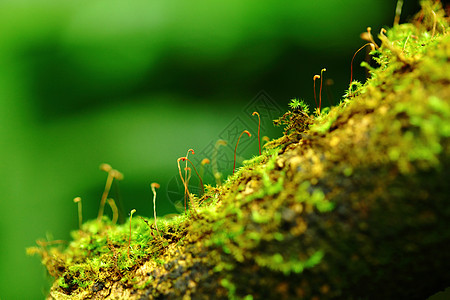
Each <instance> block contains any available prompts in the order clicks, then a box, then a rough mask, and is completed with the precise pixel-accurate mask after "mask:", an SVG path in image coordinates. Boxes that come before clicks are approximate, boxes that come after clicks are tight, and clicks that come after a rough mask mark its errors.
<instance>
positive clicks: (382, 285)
mask: <svg viewBox="0 0 450 300" xmlns="http://www.w3.org/2000/svg"><path fill="white" fill-rule="evenodd" d="M437 5H438V4H431V2H428V1H427V2H424V4H423V7H424V8H423V11H422V14H421V15H420V16H421V17H420V20H421V21H417V22H415V23H414V24H402V25H398V26H395V27H394V28H392V29H391V30H389V31H388V32H387V35H386V37H384V36H380V39H381V40H382V44H381V45H380V47H379V48H378V49H377V50H376V51H374V52H372V54H373V55H374V59H375V60H376V61H377V62H378V64H379V66H378V67H377V68H375V67H370V68H369V69H370V73H371V77H370V78H369V79H368V81H367V82H366V83H365V84H360V83H357V82H353V83H352V84H351V86H350V87H349V90H348V92H347V93H346V95H345V96H344V98H343V99H342V101H341V103H340V104H339V105H337V106H335V107H332V108H330V109H323V110H322V112H321V113H320V114H317V115H316V116H312V115H310V114H309V109H308V107H307V106H306V105H305V104H304V103H303V102H301V101H300V100H295V99H294V100H293V101H292V102H291V103H290V110H289V111H288V112H287V113H286V114H284V115H283V116H282V117H281V118H280V119H278V120H276V122H275V123H276V124H278V125H283V126H285V132H284V133H285V134H284V135H283V136H282V137H281V138H279V139H277V140H274V141H271V142H269V143H268V144H267V145H266V147H265V148H266V149H265V150H264V151H263V153H262V155H260V156H255V157H254V158H252V159H250V160H248V161H245V162H244V165H243V167H241V168H239V169H238V170H237V171H236V172H235V173H234V174H233V175H231V176H230V177H229V178H228V179H227V180H226V182H225V183H224V184H223V185H221V186H216V187H213V186H206V189H205V190H206V192H205V194H204V195H202V197H201V198H199V197H198V196H196V195H192V203H193V205H192V206H191V209H190V210H189V211H188V212H187V213H186V214H182V215H180V216H178V217H175V218H171V219H166V218H161V219H158V221H157V222H158V224H157V225H158V229H159V232H160V234H159V233H158V232H157V231H156V227H155V226H154V220H153V219H147V218H145V217H134V218H133V219H132V221H131V243H130V245H128V241H129V239H130V228H129V220H128V221H127V222H126V223H125V224H124V225H115V224H112V222H111V221H110V220H109V219H108V218H106V217H104V218H103V219H102V220H101V222H97V221H89V222H86V223H84V224H83V226H82V228H81V229H80V230H77V231H74V232H73V233H72V238H73V240H72V241H71V242H70V243H69V244H68V246H67V247H63V246H62V245H58V246H52V245H50V243H49V242H40V247H39V248H34V249H31V250H30V251H29V252H30V253H31V252H34V253H39V254H40V255H41V257H42V261H43V263H44V264H45V265H46V267H47V269H48V271H49V273H50V274H51V275H52V276H53V277H54V278H55V284H54V285H53V287H52V289H51V292H50V297H53V298H62V297H63V296H64V297H68V296H70V297H73V298H80V299H81V298H88V297H106V296H105V295H108V296H109V297H111V298H113V297H119V298H121V297H125V296H126V297H127V298H135V299H139V298H140V297H142V298H144V299H145V298H156V297H168V298H181V296H184V297H186V298H189V297H191V296H198V297H200V296H208V295H211V294H214V295H216V297H217V298H230V299H252V298H275V297H281V298H282V297H284V298H308V299H311V298H314V297H316V298H323V299H335V298H361V297H363V298H364V297H367V296H373V295H376V297H377V298H380V299H381V298H398V297H399V295H400V296H403V297H409V296H411V295H412V296H411V298H414V297H417V295H419V296H418V297H419V298H420V297H422V298H423V297H424V295H425V294H426V293H427V292H429V289H431V288H436V287H437V286H439V283H440V282H438V283H436V282H437V281H439V280H441V278H442V277H436V276H433V274H434V273H433V272H437V271H439V270H447V269H448V267H449V266H448V263H447V261H450V257H448V255H447V254H445V253H450V251H444V252H445V253H444V254H443V252H442V251H441V250H443V249H444V250H445V249H447V248H448V246H445V245H448V244H450V243H449V241H450V233H449V232H448V230H447V229H446V228H447V227H448V226H447V220H448V218H449V217H450V209H449V208H448V205H446V203H447V202H446V197H447V196H448V192H449V190H448V184H447V183H446V182H445V178H446V177H447V175H448V171H447V170H448V167H449V166H448V165H449V160H448V157H449V153H450V142H449V137H450V125H449V122H448V120H449V116H450V104H449V100H448V99H449V98H450V97H449V96H450V89H449V86H448V83H449V82H450V64H449V62H448V57H449V54H450V40H449V37H448V35H446V34H445V32H446V31H447V28H448V25H447V23H446V22H447V21H446V20H445V18H444V17H443V12H442V10H439V9H438V7H437ZM431 11H435V15H436V19H435V18H434V16H433V13H432V12H431ZM435 20H436V21H435ZM399 220H401V222H400V221H399ZM430 228H431V229H432V230H430ZM379 245H382V246H379ZM448 250H450V249H448ZM398 253H401V258H398V255H399V254H398ZM422 253H426V254H427V255H424V256H422V255H421V254H422ZM429 257H439V260H440V263H439V264H433V260H430V258H429ZM392 265H393V267H392ZM405 266H408V268H407V269H406V268H405ZM411 266H413V270H412V271H409V270H410V268H411ZM399 270H400V271H405V272H406V273H407V274H408V276H407V278H409V279H408V280H405V281H402V280H396V278H400V277H401V276H399V274H397V273H396V272H399ZM436 270H437V271H436ZM447 273H448V272H447ZM447 277H448V276H447ZM447 277H446V278H444V279H445V280H444V279H443V280H442V282H448V281H446V279H448V278H447ZM416 278H418V279H416ZM436 278H437V279H436ZM433 279H434V281H433ZM417 282H421V285H420V288H421V289H420V290H418V289H419V285H418V284H417ZM408 286H417V289H415V290H412V292H411V293H408V291H407V287H408ZM131 291H132V292H131ZM420 295H421V296H420ZM347 296H348V297H347ZM425 296H426V295H425Z"/></svg>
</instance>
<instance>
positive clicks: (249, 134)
mask: <svg viewBox="0 0 450 300" xmlns="http://www.w3.org/2000/svg"><path fill="white" fill-rule="evenodd" d="M244 133H246V134H247V135H248V137H251V136H252V134H251V133H250V132H248V130H244V131H242V133H241V135H240V136H239V138H238V140H237V142H236V147H234V164H233V174H234V170H235V169H236V150H237V146H238V145H239V141H240V139H241V136H242V135H243V134H244Z"/></svg>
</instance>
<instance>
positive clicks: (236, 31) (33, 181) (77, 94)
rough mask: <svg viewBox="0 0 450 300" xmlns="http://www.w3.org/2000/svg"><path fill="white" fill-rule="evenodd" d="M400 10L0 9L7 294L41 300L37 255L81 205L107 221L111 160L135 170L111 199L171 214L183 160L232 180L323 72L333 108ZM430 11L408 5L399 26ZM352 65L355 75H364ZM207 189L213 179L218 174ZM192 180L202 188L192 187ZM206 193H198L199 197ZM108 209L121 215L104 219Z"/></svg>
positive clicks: (342, 2)
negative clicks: (365, 35) (33, 249)
mask: <svg viewBox="0 0 450 300" xmlns="http://www.w3.org/2000/svg"><path fill="white" fill-rule="evenodd" d="M395 5H396V1H393V0H366V1H357V0H328V1H286V2H282V3H281V2H279V1H258V2H254V1H237V0H228V1H223V2H220V3H214V2H211V1H197V0H194V1H181V0H173V1H152V0H146V1H143V0H131V1H115V0H108V1H106V0H89V1H84V0H81V1H59V0H46V1H44V0H42V1H39V0H35V1H33V0H13V1H5V0H0V170H1V180H0V195H1V200H0V214H1V215H0V230H1V231H0V245H1V246H0V253H1V255H0V298H1V299H42V298H44V296H45V294H46V293H47V291H48V288H49V284H50V282H51V278H49V276H48V275H47V274H46V272H45V270H44V268H43V267H42V266H41V265H40V262H39V259H38V258H37V257H28V256H26V254H25V249H26V247H29V246H33V245H35V240H36V239H39V238H48V239H62V240H69V239H70V235H69V234H70V231H71V230H75V229H76V228H77V208H76V205H75V204H74V203H73V202H72V200H73V198H74V197H76V196H81V197H82V199H83V216H84V218H85V219H92V218H95V217H96V215H97V210H98V205H99V200H100V196H101V194H102V191H103V187H104V184H105V179H106V173H104V172H102V171H100V170H99V168H98V167H99V165H100V163H103V162H108V163H110V164H111V165H112V166H113V167H114V168H116V169H118V170H119V171H121V172H122V173H124V175H125V178H124V180H123V181H121V182H119V183H118V184H117V185H115V186H114V188H113V190H112V191H111V195H112V196H113V197H114V198H116V199H117V200H118V201H120V203H121V206H122V208H123V212H124V216H125V217H126V214H127V212H129V211H130V210H131V209H132V208H135V209H137V213H138V214H141V215H144V216H151V214H152V204H151V197H152V193H151V190H150V187H149V185H150V183H151V182H154V181H156V182H158V183H160V184H161V188H160V190H159V191H158V204H157V210H158V215H159V216H163V215H166V214H171V213H176V212H177V211H179V209H180V207H182V206H180V200H182V189H181V187H180V184H179V182H178V181H177V180H178V177H177V175H178V169H177V166H176V160H177V158H178V157H180V156H184V155H185V154H186V151H187V149H189V148H193V149H194V150H195V151H196V154H195V155H192V156H191V158H193V160H194V162H195V163H196V164H197V167H199V165H198V163H199V162H200V161H201V159H203V158H205V157H208V158H210V159H211V156H212V151H213V148H214V144H215V142H216V141H217V140H218V139H224V140H227V141H228V146H225V147H222V148H220V150H219V153H220V154H219V155H218V164H219V169H220V171H221V172H222V173H223V174H224V176H226V175H228V174H230V173H231V171H232V159H233V153H232V151H231V150H232V148H234V143H235V142H236V139H237V135H238V134H239V133H240V131H242V130H244V129H248V130H250V131H251V132H252V133H253V137H252V138H251V139H248V138H247V137H245V136H244V137H243V139H242V142H243V143H242V144H241V145H240V146H239V149H238V150H239V153H238V164H240V163H241V162H242V160H243V159H246V158H251V157H252V156H253V155H256V154H257V151H258V143H257V139H256V132H257V118H256V117H252V116H251V113H252V112H253V111H254V110H258V111H259V112H260V113H261V117H262V124H263V126H262V135H266V136H269V137H270V138H274V137H277V136H279V135H280V133H281V129H277V128H274V127H273V126H272V125H271V122H272V120H273V119H274V118H275V117H277V116H280V115H281V114H282V113H283V112H284V111H285V110H287V108H288V107H287V104H288V102H289V100H290V99H291V98H294V97H298V98H303V99H305V100H306V101H308V102H309V103H310V104H311V106H312V108H314V106H315V104H314V98H313V83H312V77H313V76H314V75H315V74H318V73H319V72H320V70H321V69H322V68H324V67H325V68H327V72H326V73H325V77H324V78H325V81H326V84H325V82H324V92H323V102H324V104H323V105H329V104H336V103H338V102H339V99H340V98H341V95H343V94H344V91H345V89H346V88H347V86H348V81H349V77H350V60H351V57H352V55H353V53H354V51H355V50H356V49H358V48H359V47H360V46H361V45H363V44H364V43H365V42H364V41H362V40H361V39H360V38H359V35H360V33H361V32H363V31H365V30H366V27H367V26H372V28H373V31H374V32H375V33H376V32H379V29H380V28H381V27H382V26H385V27H389V26H392V23H393V19H394V13H395ZM417 10H418V4H417V1H405V3H404V8H403V13H402V20H406V19H407V18H408V16H411V15H412V14H413V13H414V12H416V11H417ZM362 53H363V52H361V54H359V56H358V58H357V61H356V62H355V73H354V78H356V79H359V80H364V78H365V72H364V70H363V69H362V68H360V67H359V66H358V65H359V62H361V60H363V59H364V54H362ZM204 172H205V181H206V182H207V183H211V184H213V183H214V180H213V178H212V177H211V176H210V173H211V166H208V165H207V166H205V170H204ZM192 180H193V181H192V182H193V185H195V184H196V181H195V180H196V179H195V178H194V177H193V179H192ZM193 188H195V186H194V187H193ZM106 212H107V214H110V211H109V210H108V209H107V210H106Z"/></svg>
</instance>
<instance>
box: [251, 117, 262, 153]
mask: <svg viewBox="0 0 450 300" xmlns="http://www.w3.org/2000/svg"><path fill="white" fill-rule="evenodd" d="M255 114H256V115H258V145H259V155H261V139H260V137H259V132H260V130H261V117H260V115H259V113H258V112H257V111H254V112H253V113H252V116H254V115H255Z"/></svg>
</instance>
